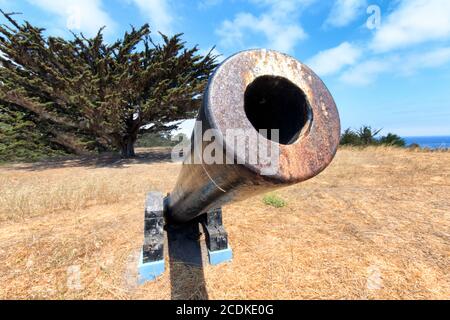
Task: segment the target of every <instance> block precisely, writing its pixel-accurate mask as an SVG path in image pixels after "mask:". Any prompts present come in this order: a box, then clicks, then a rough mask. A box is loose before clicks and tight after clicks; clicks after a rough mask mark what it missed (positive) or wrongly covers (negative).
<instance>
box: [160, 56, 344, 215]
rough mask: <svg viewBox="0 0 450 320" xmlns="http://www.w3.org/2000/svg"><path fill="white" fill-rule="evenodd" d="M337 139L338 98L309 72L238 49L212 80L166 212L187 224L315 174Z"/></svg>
mask: <svg viewBox="0 0 450 320" xmlns="http://www.w3.org/2000/svg"><path fill="white" fill-rule="evenodd" d="M211 129H212V130H211ZM261 129H268V130H267V132H264V130H263V131H260V130H261ZM271 129H278V134H277V132H276V131H274V132H272V131H271ZM196 132H197V134H196ZM208 132H209V136H208ZM211 132H212V133H213V134H211ZM204 134H206V138H210V140H213V141H214V144H211V142H210V141H204V140H205V139H202V136H203V135H204ZM339 137H340V121H339V114H338V111H337V108H336V105H335V103H334V100H333V97H332V96H331V94H330V92H329V91H328V89H327V88H326V86H325V85H324V83H323V82H322V81H321V80H320V78H319V77H318V76H317V75H316V74H315V73H314V72H313V71H312V70H311V69H309V68H308V67H307V66H305V65H304V64H302V63H301V62H299V61H297V60H295V59H294V58H292V57H290V56H287V55H285V54H282V53H279V52H276V51H272V50H264V49H261V50H249V51H243V52H240V53H238V54H236V55H234V56H232V57H230V58H228V59H227V60H225V61H224V62H223V63H222V64H221V65H220V66H219V67H218V68H217V69H216V71H215V72H214V74H213V75H212V76H211V78H210V80H209V83H208V86H207V88H206V90H205V94H204V100H203V106H202V107H201V109H200V111H199V114H198V118H197V123H196V127H195V128H194V134H193V136H192V139H191V149H190V150H191V151H190V153H189V152H188V154H187V155H186V158H185V160H184V162H183V166H182V169H181V172H180V175H179V177H178V181H177V184H176V186H175V188H174V190H173V191H172V192H171V193H170V196H169V197H168V199H167V201H166V206H167V207H166V209H167V215H166V217H167V218H168V219H169V220H170V221H172V222H174V223H183V222H187V221H189V220H192V219H194V218H195V217H197V216H198V215H200V214H202V213H205V212H206V211H207V210H210V209H214V208H218V207H221V206H222V205H224V204H225V203H227V202H230V201H238V200H243V199H245V198H248V197H250V196H253V195H255V194H258V193H264V192H267V191H270V190H272V189H275V188H280V187H284V186H288V185H291V184H294V183H298V182H301V181H305V180H307V179H310V178H312V177H314V176H315V175H317V174H319V173H320V172H321V171H322V170H324V169H325V168H326V167H327V166H328V164H329V163H330V162H331V161H332V159H333V157H334V155H335V153H336V150H337V147H338V144H339ZM196 141H197V148H195V147H194V146H195V142H196ZM243 141H244V142H246V143H242V142H243ZM239 142H241V143H239ZM212 147H214V148H212ZM213 149H214V151H213V152H212V151H211V150H213ZM219 149H220V150H221V152H218V150H219ZM222 154H223V155H222ZM205 155H207V157H205ZM208 155H213V157H211V156H209V157H208ZM214 159H215V160H216V161H215V162H216V163H215V162H214V161H212V160H214ZM255 160H256V161H255Z"/></svg>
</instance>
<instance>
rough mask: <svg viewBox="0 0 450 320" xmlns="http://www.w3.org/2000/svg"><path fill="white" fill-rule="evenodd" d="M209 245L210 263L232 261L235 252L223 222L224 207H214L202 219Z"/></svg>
mask: <svg viewBox="0 0 450 320" xmlns="http://www.w3.org/2000/svg"><path fill="white" fill-rule="evenodd" d="M201 223H202V225H203V230H204V231H205V236H206V246H207V247H208V257H209V263H210V264H212V265H217V264H220V263H224V262H228V261H231V260H232V258H233V252H232V250H231V248H230V246H229V245H228V234H227V232H226V230H225V227H224V226H223V222H222V208H217V209H212V210H209V211H208V212H207V213H205V214H204V215H203V217H202V219H201Z"/></svg>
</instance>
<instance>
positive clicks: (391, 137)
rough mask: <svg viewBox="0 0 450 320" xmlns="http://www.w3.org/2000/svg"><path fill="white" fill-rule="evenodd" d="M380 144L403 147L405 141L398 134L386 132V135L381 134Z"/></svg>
mask: <svg viewBox="0 0 450 320" xmlns="http://www.w3.org/2000/svg"><path fill="white" fill-rule="evenodd" d="M379 143H380V144H383V145H387V146H395V147H404V146H406V142H405V140H404V139H403V138H401V137H400V136H398V135H396V134H393V133H388V134H387V135H386V136H383V137H381V138H380V140H379Z"/></svg>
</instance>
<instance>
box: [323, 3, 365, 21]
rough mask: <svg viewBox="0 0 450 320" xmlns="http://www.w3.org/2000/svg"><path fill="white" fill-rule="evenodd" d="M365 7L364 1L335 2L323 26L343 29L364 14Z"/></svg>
mask: <svg viewBox="0 0 450 320" xmlns="http://www.w3.org/2000/svg"><path fill="white" fill-rule="evenodd" d="M366 5H367V2H366V0H336V1H335V3H334V5H333V7H332V9H331V12H330V14H329V15H328V18H327V19H326V21H325V24H324V25H325V26H332V27H344V26H346V25H348V24H349V23H351V22H353V21H355V19H356V18H357V17H358V15H359V14H361V13H364V10H363V9H364V8H365V6H366Z"/></svg>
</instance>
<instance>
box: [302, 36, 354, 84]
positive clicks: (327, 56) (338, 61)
mask: <svg viewBox="0 0 450 320" xmlns="http://www.w3.org/2000/svg"><path fill="white" fill-rule="evenodd" d="M361 54H362V49H361V48H359V47H357V46H355V45H353V44H350V43H348V42H343V43H341V44H340V45H339V46H337V47H335V48H331V49H328V50H324V51H320V52H319V53H318V54H316V55H315V56H314V57H312V58H310V59H309V60H307V61H306V65H308V66H309V67H310V68H311V69H312V70H313V71H314V72H316V73H317V74H318V75H320V76H327V75H332V74H335V73H337V72H339V71H340V70H342V68H344V67H346V66H349V65H353V64H355V63H356V62H357V60H358V59H359V58H360V57H361Z"/></svg>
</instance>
